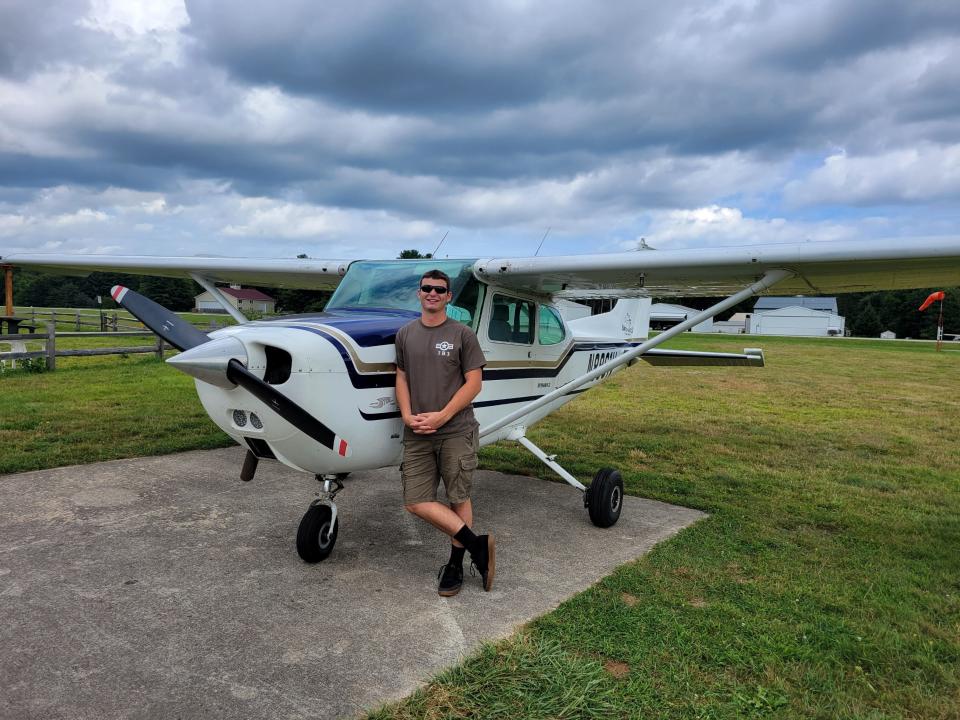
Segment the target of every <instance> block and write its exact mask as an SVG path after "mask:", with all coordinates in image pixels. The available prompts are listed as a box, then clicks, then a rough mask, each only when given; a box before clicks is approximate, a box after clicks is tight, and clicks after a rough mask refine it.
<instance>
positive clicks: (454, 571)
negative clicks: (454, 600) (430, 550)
mask: <svg viewBox="0 0 960 720" xmlns="http://www.w3.org/2000/svg"><path fill="white" fill-rule="evenodd" d="M437 577H438V578H439V580H440V584H439V585H438V586H437V594H438V595H440V597H453V596H454V595H456V594H457V593H458V592H460V588H461V587H462V586H463V566H462V565H455V564H453V563H448V564H447V565H444V566H443V567H442V568H440V572H439V573H437Z"/></svg>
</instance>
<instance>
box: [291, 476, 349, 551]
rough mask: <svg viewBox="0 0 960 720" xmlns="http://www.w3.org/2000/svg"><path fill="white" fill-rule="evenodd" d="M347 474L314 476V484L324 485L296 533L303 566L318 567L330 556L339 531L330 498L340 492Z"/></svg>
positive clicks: (335, 507) (335, 508)
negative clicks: (305, 564) (319, 563)
mask: <svg viewBox="0 0 960 720" xmlns="http://www.w3.org/2000/svg"><path fill="white" fill-rule="evenodd" d="M347 474H348V473H341V474H339V475H317V480H319V481H321V482H322V483H323V490H322V491H321V492H320V493H318V497H317V499H316V500H314V501H313V502H312V503H310V507H309V508H307V512H306V513H305V514H304V516H303V519H302V520H301V521H300V527H299V529H298V530H297V554H298V555H299V556H300V558H301V559H302V560H303V561H304V562H308V563H318V562H320V561H321V560H326V559H327V558H328V557H329V556H330V553H332V552H333V546H334V545H335V544H336V543H337V532H338V531H339V529H340V523H339V521H338V520H337V505H336V503H335V502H333V498H335V497H336V495H337V493H338V492H340V491H341V490H343V478H345V477H346V476H347ZM334 486H336V487H334Z"/></svg>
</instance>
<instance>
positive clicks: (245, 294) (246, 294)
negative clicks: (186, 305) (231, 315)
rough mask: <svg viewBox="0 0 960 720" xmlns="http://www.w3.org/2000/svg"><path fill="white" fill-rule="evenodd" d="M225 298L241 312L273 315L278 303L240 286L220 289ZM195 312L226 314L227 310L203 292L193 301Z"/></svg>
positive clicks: (207, 293) (257, 291)
mask: <svg viewBox="0 0 960 720" xmlns="http://www.w3.org/2000/svg"><path fill="white" fill-rule="evenodd" d="M217 289H218V290H219V291H220V292H222V293H223V295H224V297H226V298H227V300H229V301H230V304H231V305H233V306H234V307H235V308H237V310H239V311H240V312H259V313H272V312H274V310H275V309H276V306H277V301H276V300H274V299H273V298H272V297H270V296H269V295H267V294H266V293H262V292H260V291H259V290H254V289H253V288H242V287H240V286H239V285H230V286H229V287H218V288H217ZM193 305H194V308H193V311H194V312H205V313H225V312H226V310H224V309H223V306H222V305H221V304H220V303H218V302H217V301H216V300H215V299H214V297H213V295H211V294H210V293H209V292H202V293H200V294H199V295H197V296H196V297H195V298H194V300H193Z"/></svg>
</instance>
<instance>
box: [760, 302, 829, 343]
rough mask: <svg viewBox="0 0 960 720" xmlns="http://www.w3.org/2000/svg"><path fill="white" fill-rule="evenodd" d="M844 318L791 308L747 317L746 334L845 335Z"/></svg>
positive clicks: (767, 311)
mask: <svg viewBox="0 0 960 720" xmlns="http://www.w3.org/2000/svg"><path fill="white" fill-rule="evenodd" d="M843 329H844V318H842V317H841V316H840V315H836V314H834V313H831V312H825V311H823V310H814V309H812V308H808V307H799V306H796V305H794V306H789V307H782V308H777V309H776V310H765V311H763V312H754V313H752V314H751V315H748V316H747V325H746V332H747V333H748V334H751V335H798V336H813V337H816V336H821V337H828V336H831V335H840V336H842V335H843Z"/></svg>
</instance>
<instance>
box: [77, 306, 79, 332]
mask: <svg viewBox="0 0 960 720" xmlns="http://www.w3.org/2000/svg"><path fill="white" fill-rule="evenodd" d="M77 332H80V311H79V310H77Z"/></svg>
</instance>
